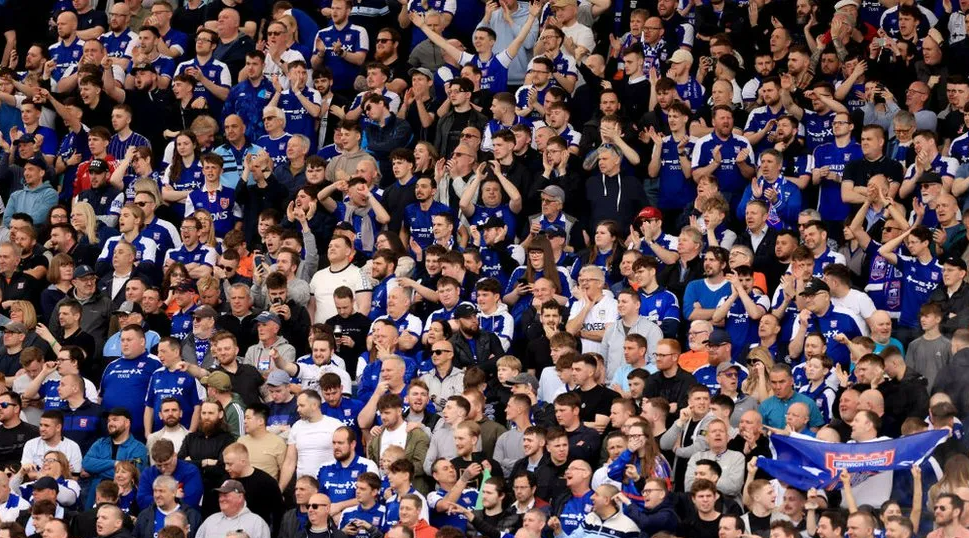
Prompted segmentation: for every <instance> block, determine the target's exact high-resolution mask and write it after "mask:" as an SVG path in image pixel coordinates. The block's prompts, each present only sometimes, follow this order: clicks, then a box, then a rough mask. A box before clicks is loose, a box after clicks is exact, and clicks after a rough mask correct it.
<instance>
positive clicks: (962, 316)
mask: <svg viewBox="0 0 969 538" xmlns="http://www.w3.org/2000/svg"><path fill="white" fill-rule="evenodd" d="M929 302H930V303H936V304H938V305H939V306H940V307H942V312H943V314H942V324H941V325H939V330H940V331H942V335H943V336H945V337H946V338H952V334H953V333H954V332H956V329H959V328H960V327H966V326H967V325H969V285H967V284H966V283H965V282H963V283H962V284H961V285H960V286H959V289H958V290H956V292H955V293H954V294H952V297H949V292H948V291H947V290H946V287H945V286H944V285H943V286H939V287H938V288H935V291H933V292H932V295H930V296H929Z"/></svg>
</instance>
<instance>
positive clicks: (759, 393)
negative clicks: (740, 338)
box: [740, 346, 774, 402]
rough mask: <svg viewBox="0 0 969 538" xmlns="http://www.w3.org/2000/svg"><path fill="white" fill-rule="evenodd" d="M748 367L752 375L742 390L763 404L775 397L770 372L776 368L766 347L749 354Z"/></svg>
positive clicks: (759, 347)
mask: <svg viewBox="0 0 969 538" xmlns="http://www.w3.org/2000/svg"><path fill="white" fill-rule="evenodd" d="M747 365H748V367H749V368H748V370H749V372H750V374H749V375H748V376H747V379H746V380H744V382H743V383H742V384H741V385H740V390H741V391H742V392H743V393H744V394H746V395H748V396H750V397H751V398H753V399H755V400H757V401H758V402H763V401H764V400H766V399H768V398H770V397H771V396H773V395H774V390H773V389H772V388H771V386H770V378H769V376H770V370H771V368H773V367H774V357H772V356H771V354H770V351H768V350H767V348H766V347H763V346H757V347H755V348H754V349H751V350H750V352H749V353H747Z"/></svg>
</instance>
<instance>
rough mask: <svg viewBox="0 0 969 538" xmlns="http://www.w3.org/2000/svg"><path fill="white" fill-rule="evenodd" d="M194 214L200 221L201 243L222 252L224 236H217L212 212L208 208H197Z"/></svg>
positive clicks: (219, 252)
mask: <svg viewBox="0 0 969 538" xmlns="http://www.w3.org/2000/svg"><path fill="white" fill-rule="evenodd" d="M192 216H193V217H195V220H197V221H198V222H199V243H202V244H203V245H205V246H207V247H211V248H212V249H214V250H215V252H217V253H218V254H222V238H221V237H216V236H215V226H213V222H214V219H213V218H212V213H210V212H209V210H208V209H196V210H195V212H194V213H192Z"/></svg>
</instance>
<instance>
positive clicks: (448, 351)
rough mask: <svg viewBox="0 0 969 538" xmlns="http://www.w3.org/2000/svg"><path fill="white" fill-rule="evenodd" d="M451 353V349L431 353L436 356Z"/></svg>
mask: <svg viewBox="0 0 969 538" xmlns="http://www.w3.org/2000/svg"><path fill="white" fill-rule="evenodd" d="M450 352H451V350H450V349H435V350H433V351H431V353H433V354H435V355H443V354H445V353H450Z"/></svg>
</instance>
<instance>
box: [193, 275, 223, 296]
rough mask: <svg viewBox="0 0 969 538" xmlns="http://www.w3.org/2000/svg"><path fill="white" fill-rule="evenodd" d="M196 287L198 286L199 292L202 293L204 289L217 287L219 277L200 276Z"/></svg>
mask: <svg viewBox="0 0 969 538" xmlns="http://www.w3.org/2000/svg"><path fill="white" fill-rule="evenodd" d="M196 287H197V288H198V290H199V293H202V292H203V291H206V290H209V289H218V288H219V279H217V278H215V277H212V276H206V277H202V278H200V279H199V281H198V284H196Z"/></svg>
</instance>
